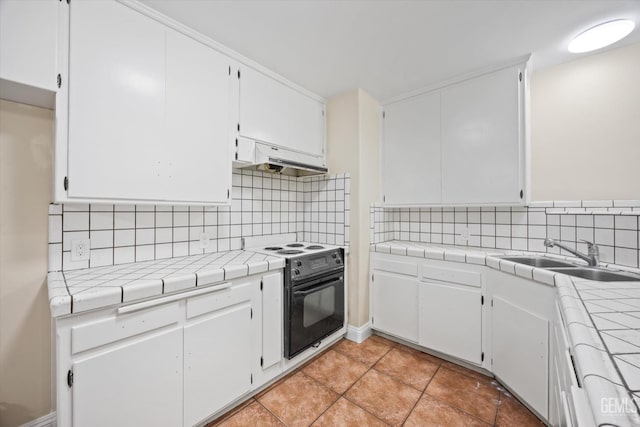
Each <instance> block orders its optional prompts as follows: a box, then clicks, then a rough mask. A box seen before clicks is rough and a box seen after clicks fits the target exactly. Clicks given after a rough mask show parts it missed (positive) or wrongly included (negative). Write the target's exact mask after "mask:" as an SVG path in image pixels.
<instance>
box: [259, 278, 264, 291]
mask: <svg viewBox="0 0 640 427" xmlns="http://www.w3.org/2000/svg"><path fill="white" fill-rule="evenodd" d="M263 286H264V280H260V290H262V287H263Z"/></svg>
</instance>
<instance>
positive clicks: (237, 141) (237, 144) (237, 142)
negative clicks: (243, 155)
mask: <svg viewBox="0 0 640 427" xmlns="http://www.w3.org/2000/svg"><path fill="white" fill-rule="evenodd" d="M237 146H238V138H236V147H237Z"/></svg>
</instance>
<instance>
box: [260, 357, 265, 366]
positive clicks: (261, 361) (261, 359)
mask: <svg viewBox="0 0 640 427" xmlns="http://www.w3.org/2000/svg"><path fill="white" fill-rule="evenodd" d="M263 365H264V358H263V357H262V356H260V367H262V366H263Z"/></svg>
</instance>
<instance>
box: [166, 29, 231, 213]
mask: <svg viewBox="0 0 640 427" xmlns="http://www.w3.org/2000/svg"><path fill="white" fill-rule="evenodd" d="M229 66H230V63H229V59H228V57H226V56H224V55H222V54H220V53H218V52H216V51H215V50H213V49H211V48H209V47H207V46H205V45H203V44H201V43H199V42H197V41H195V40H193V39H191V38H189V37H187V36H185V35H182V34H180V33H178V32H176V31H173V30H167V65H166V69H167V75H166V79H167V82H166V89H165V90H166V100H165V104H166V132H165V139H164V141H165V143H164V151H163V154H164V155H165V159H164V161H163V163H164V164H165V165H166V167H165V170H164V173H163V174H162V176H163V177H164V178H165V180H166V187H165V191H166V194H165V196H164V197H165V198H167V199H169V200H188V201H195V202H204V203H207V202H226V201H227V200H228V198H227V197H228V193H227V192H228V191H229V190H230V189H231V143H230V140H229V131H230V123H229V94H230V76H229Z"/></svg>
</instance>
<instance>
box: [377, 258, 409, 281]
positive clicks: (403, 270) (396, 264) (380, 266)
mask: <svg viewBox="0 0 640 427" xmlns="http://www.w3.org/2000/svg"><path fill="white" fill-rule="evenodd" d="M371 268H372V269H373V270H381V271H388V272H390V273H398V274H406V275H407V276H414V277H415V276H417V275H418V264H416V263H413V262H402V261H396V260H389V259H374V260H372V262H371Z"/></svg>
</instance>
